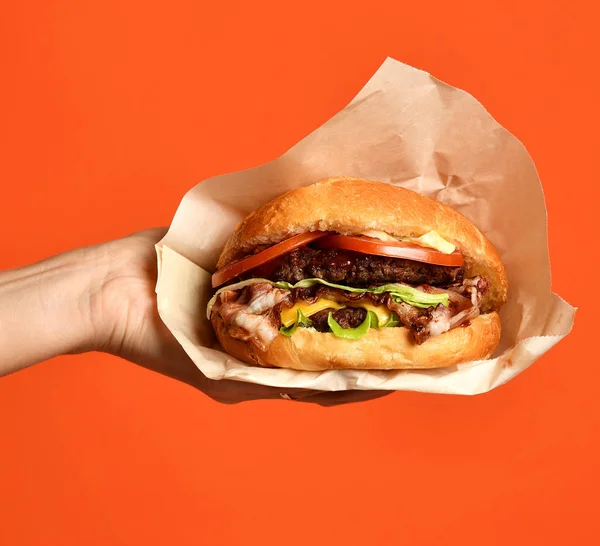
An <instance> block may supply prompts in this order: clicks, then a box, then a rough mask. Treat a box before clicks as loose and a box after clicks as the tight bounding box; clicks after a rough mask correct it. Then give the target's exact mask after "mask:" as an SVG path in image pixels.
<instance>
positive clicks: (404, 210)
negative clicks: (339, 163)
mask: <svg viewBox="0 0 600 546" xmlns="http://www.w3.org/2000/svg"><path fill="white" fill-rule="evenodd" d="M367 230H377V231H383V232H385V233H388V234H389V235H392V236H394V237H419V236H421V235H423V234H424V233H427V232H428V231H432V230H435V231H437V232H438V233H439V234H440V235H441V236H442V237H443V238H444V239H446V240H447V241H450V242H451V243H453V244H454V245H456V248H457V249H458V250H459V251H460V252H462V254H463V255H464V257H465V264H464V269H465V275H466V276H467V277H472V276H476V275H481V276H482V277H485V278H486V279H487V280H488V281H490V284H491V286H490V290H489V291H488V293H487V294H486V296H485V298H484V300H483V302H482V304H481V310H482V311H483V312H486V311H490V310H497V309H498V308H499V307H500V306H501V305H502V304H503V303H504V302H505V301H506V291H507V285H508V283H507V279H506V273H505V271H504V266H503V265H502V262H501V261H500V257H499V256H498V252H497V251H496V249H495V248H494V247H493V246H492V244H491V243H490V242H489V241H488V240H487V239H486V237H485V236H484V235H483V234H482V233H481V232H480V231H479V230H478V229H477V228H476V227H475V226H474V225H473V224H472V223H471V221H470V220H468V219H467V218H466V217H465V216H463V215H462V214H460V213H459V212H458V211H456V210H454V209H452V208H450V207H448V206H446V205H443V204H442V203H439V202H438V201H434V200H433V199H429V198H428V197H425V196H423V195H420V194H418V193H416V192H414V191H411V190H407V189H405V188H401V187H398V186H394V185H392V184H387V183H383V182H373V181H369V180H361V179H358V178H345V177H338V178H328V179H326V180H322V181H321V182H317V183H316V184H313V185H311V186H305V187H302V188H297V189H295V190H292V191H289V192H287V193H285V194H283V195H280V196H279V197H276V198H275V199H273V200H272V201H269V202H268V203H265V204H264V205H262V206H260V207H259V208H258V209H256V210H255V211H254V212H252V213H250V214H249V215H248V216H247V217H246V219H245V220H244V221H243V222H241V223H240V224H239V225H238V227H237V228H236V230H235V232H234V233H233V235H232V236H231V237H230V238H229V240H228V241H227V243H226V244H225V247H224V249H223V252H222V253H221V257H220V258H219V261H218V264H217V267H218V268H219V269H221V268H223V267H226V266H227V265H229V264H231V263H232V262H235V261H236V260H239V259H241V258H243V257H244V256H245V255H247V254H249V253H250V252H252V250H253V249H255V248H256V247H258V246H261V245H274V244H276V243H279V242H281V241H284V240H285V239H288V238H289V237H293V236H294V235H298V234H300V233H306V232H308V231H335V232H337V233H341V234H343V235H358V234H360V233H362V232H364V231H367Z"/></svg>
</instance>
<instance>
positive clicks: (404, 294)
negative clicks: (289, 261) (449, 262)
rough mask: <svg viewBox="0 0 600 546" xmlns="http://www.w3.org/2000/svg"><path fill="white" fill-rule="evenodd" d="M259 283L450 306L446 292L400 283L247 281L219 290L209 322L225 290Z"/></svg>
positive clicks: (209, 308)
mask: <svg viewBox="0 0 600 546" xmlns="http://www.w3.org/2000/svg"><path fill="white" fill-rule="evenodd" d="M259 282H266V283H269V284H271V285H273V286H275V287H276V288H284V289H287V290H292V289H294V288H310V287H311V286H315V285H316V284H322V285H324V286H329V287H331V288H338V289H340V290H345V291H346V292H353V293H355V294H364V293H366V292H369V293H371V294H383V293H384V292H389V293H390V296H391V298H392V299H393V300H394V301H395V302H396V303H400V302H404V303H408V304H409V305H412V306H413V307H420V308H423V309H427V308H428V307H436V306H437V305H439V304H440V303H441V304H442V305H443V306H444V307H448V305H449V304H450V301H449V299H448V294H446V293H444V292H442V293H438V294H428V293H427V292H423V291H422V290H418V289H417V288H413V287H412V286H408V285H407V284H400V283H392V284H384V285H382V286H375V287H373V288H354V287H352V286H344V285H342V284H335V283H332V282H328V281H325V280H323V279H303V280H301V281H298V282H297V283H296V284H291V283H289V282H285V281H276V282H275V281H270V280H268V279H247V280H245V281H241V282H237V283H234V284H229V285H227V286H224V287H223V288H219V290H217V291H216V292H215V294H214V295H213V297H212V298H211V299H210V301H209V302H208V305H207V307H206V313H207V317H208V318H209V320H210V312H211V310H212V307H213V305H214V303H215V301H216V300H217V296H218V295H219V294H220V293H221V292H224V291H225V290H239V289H240V288H244V287H245V286H248V285H251V284H256V283H259ZM388 322H389V321H388Z"/></svg>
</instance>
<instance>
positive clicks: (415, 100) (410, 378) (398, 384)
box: [156, 59, 575, 394]
mask: <svg viewBox="0 0 600 546" xmlns="http://www.w3.org/2000/svg"><path fill="white" fill-rule="evenodd" d="M330 176H355V177H360V178H365V179H370V180H378V181H382V182H388V183H390V184H395V185H398V186H403V187H406V188H409V189H411V190H415V191H417V192H419V193H421V194H423V195H426V196H428V197H431V198H433V199H437V200H438V201H441V202H443V203H445V204H447V205H450V206H451V207H453V208H455V209H457V210H459V211H460V212H461V213H463V214H464V215H465V216H467V217H468V218H470V219H471V220H472V221H473V222H474V223H475V225H477V226H478V227H479V229H480V230H481V231H482V232H483V233H484V234H485V235H486V236H487V237H488V238H489V239H490V241H491V242H492V243H493V244H494V245H495V246H496V248H497V249H498V252H499V253H500V256H501V258H502V261H503V263H504V265H505V267H506V271H507V274H508V280H509V294H508V302H507V304H506V305H505V306H504V307H503V308H502V310H501V312H500V316H501V320H502V339H501V341H500V345H499V347H498V349H497V351H496V353H495V355H493V356H494V358H492V359H489V360H482V361H477V362H470V363H466V364H462V365H459V366H454V367H451V368H443V369H438V370H424V371H411V370H398V371H357V370H329V371H324V372H308V371H294V370H285V369H270V368H259V367H254V366H250V365H247V364H244V363H242V362H240V361H238V360H236V359H235V358H233V357H231V356H229V355H228V354H226V353H224V352H223V351H222V350H221V349H220V347H219V345H218V344H217V342H216V340H215V338H214V334H213V332H212V328H211V326H210V323H209V322H208V321H207V319H206V304H207V302H208V300H209V299H210V297H211V295H212V292H213V290H212V288H211V284H210V275H211V273H212V272H213V271H214V268H215V264H216V261H217V258H218V256H219V254H220V252H221V249H222V248H223V245H224V244H225V241H226V240H227V239H228V238H229V236H230V235H231V233H232V232H233V230H234V229H235V227H236V225H237V224H238V223H239V222H240V221H241V220H242V219H243V218H244V217H245V216H246V215H247V214H248V213H250V212H251V211H252V210H254V209H255V208H257V207H258V206H259V205H261V204H263V203H265V202H266V201H269V200H271V199H272V198H274V197H276V196H277V195H279V194H281V193H283V192H285V191H288V190H291V189H293V188H297V187H299V186H305V185H308V184H312V183H314V182H316V181H318V180H320V179H323V178H327V177H330ZM157 255H158V265H159V278H158V283H157V287H156V293H157V303H158V310H159V313H160V316H161V318H162V320H163V321H164V323H165V324H166V325H167V327H168V328H169V330H170V331H171V332H172V333H173V335H174V336H175V337H176V339H177V340H178V341H179V343H180V344H181V345H182V346H183V348H184V349H185V351H186V352H187V354H188V355H189V356H190V358H191V359H192V360H193V361H194V363H195V364H196V365H197V366H198V368H199V369H200V370H201V371H202V372H203V373H204V374H205V375H206V376H207V377H209V378H210V379H234V380H239V381H247V382H251V383H258V384H261V385H270V386H275V387H282V388H308V389H316V390H323V391H334V390H348V389H380V390H381V389H382V390H408V391H422V392H434V393H449V394H477V393H482V392H486V391H489V390H491V389H493V388H495V387H497V386H499V385H502V384H503V383H505V382H506V381H508V380H510V379H512V378H513V377H515V376H516V375H517V374H519V373H520V372H522V371H523V370H524V369H526V368H527V367H528V366H530V365H531V364H532V363H533V362H534V361H535V360H536V359H537V358H539V357H540V356H541V355H543V354H544V353H545V352H546V351H547V350H549V349H550V348H551V347H552V346H553V345H555V344H556V343H557V342H558V341H559V340H560V339H562V338H563V337H564V336H566V335H567V334H568V333H569V331H570V330H571V328H572V325H573V317H574V313H575V309H574V308H573V307H571V306H570V305H569V304H567V303H566V302H565V301H563V300H562V299H561V298H560V297H559V296H557V295H556V294H553V293H552V291H551V284H550V261H549V258H548V244H547V223H546V208H545V205H544V194H543V191H542V187H541V184H540V180H539V178H538V175H537V172H536V169H535V165H534V163H533V161H532V159H531V157H530V156H529V154H528V153H527V150H526V149H525V147H524V146H523V145H522V144H521V143H520V142H519V141H518V140H517V139H516V138H515V137H514V136H513V135H511V134H510V133H509V132H508V131H507V130H506V129H504V128H503V127H501V126H500V125H499V124H498V123H497V122H496V121H495V120H494V119H493V118H492V116H491V115H490V114H489V113H488V112H487V111H486V110H485V108H484V107H483V106H482V105H481V104H480V103H479V102H478V101H477V100H475V99H474V98H473V97H472V96H471V95H469V94H468V93H466V92H465V91H462V90H460V89H456V88H455V87H452V86H450V85H447V84H445V83H444V82H441V81H440V80H437V79H436V78H434V77H432V76H431V75H429V74H428V73H426V72H423V71H421V70H417V69H415V68H412V67H410V66H407V65H405V64H402V63H400V62H398V61H395V60H393V59H387V60H386V61H385V62H384V63H383V65H382V66H381V68H380V69H379V70H378V71H377V72H376V73H375V75H374V76H373V77H372V78H371V80H370V81H369V82H368V83H367V84H366V85H365V87H364V88H363V89H362V90H361V91H360V92H359V93H358V95H357V96H356V97H355V98H354V100H353V101H352V102H351V103H350V104H349V105H348V106H347V107H346V108H344V109H343V110H342V111H341V112H339V113H338V114H336V115H335V116H334V117H333V118H331V119H330V120H329V121H328V122H327V123H325V124H324V125H323V126H321V127H320V128H318V129H317V130H316V131H314V132H313V133H311V134H310V135H308V136H307V137H306V138H305V139H304V140H302V141H300V142H299V143H298V144H296V145H295V146H294V147H293V148H292V149H291V150H289V151H288V152H287V153H285V154H284V155H283V156H282V157H280V158H278V159H276V160H274V161H271V162H270V163H267V164H265V165H262V166H260V167H257V168H255V169H250V170H247V171H242V172H237V173H232V174H227V175H223V176H218V177H215V178H211V179H209V180H205V181H204V182H202V183H201V184H198V185H197V186H195V187H194V188H192V189H191V190H190V191H189V192H188V193H187V194H186V195H185V197H184V198H183V200H182V201H181V204H180V205H179V208H178V210H177V213H176V214H175V217H174V219H173V223H172V224H171V227H170V229H169V232H168V233H167V235H166V236H165V237H164V239H163V240H162V241H161V242H160V243H159V244H158V245H157Z"/></svg>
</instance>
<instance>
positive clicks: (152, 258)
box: [84, 228, 387, 406]
mask: <svg viewBox="0 0 600 546" xmlns="http://www.w3.org/2000/svg"><path fill="white" fill-rule="evenodd" d="M165 233H166V229H164V228H157V229H149V230H146V231H142V232H140V233H136V234H134V235H131V236H129V237H125V238H123V239H119V240H117V241H112V242H110V243H106V244H104V245H99V246H98V247H94V250H93V252H94V253H95V254H96V258H95V259H96V260H97V261H98V263H99V264H102V265H101V266H100V267H99V268H98V273H99V277H98V278H97V279H96V281H95V282H94V283H93V287H94V288H93V290H92V291H91V296H90V298H89V302H90V305H89V314H90V322H91V324H92V326H93V337H92V342H91V345H90V346H87V347H85V348H84V350H89V349H96V350H101V351H105V352H108V353H111V354H114V355H116V356H119V357H122V358H125V359H126V360H129V361H131V362H135V363H136V364H139V365H141V366H144V367H145V368H149V369H151V370H154V371H157V372H160V373H162V374H164V375H167V376H170V377H173V378H175V379H178V380H179V381H183V382H185V383H188V384H190V385H192V386H194V387H196V388H198V389H199V390H201V391H202V392H204V393H206V394H207V395H208V396H210V397H211V398H213V399H214V400H217V401H219V402H224V403H235V402H241V401H245V400H257V399H281V398H285V397H286V396H289V397H290V398H291V399H293V400H297V401H302V402H314V403H317V404H320V405H326V406H330V405H337V404H345V403H349V402H359V401H363V400H370V399H373V398H378V397H381V396H384V395H385V394H387V393H386V392H385V391H341V392H321V391H314V390H309V389H281V388H275V387H266V386H262V385H255V384H252V383H245V382H240V381H231V380H220V381H215V380H211V379H208V378H207V377H205V376H204V375H203V374H202V372H200V370H199V369H198V368H197V367H196V365H195V364H194V363H193V362H192V360H191V359H190V358H189V357H188V356H187V354H186V353H185V351H184V350H183V348H182V347H181V345H179V343H178V342H177V340H176V339H175V338H174V337H173V335H172V334H171V332H170V331H169V330H168V328H167V327H166V326H165V325H164V323H163V322H162V321H161V319H160V317H159V315H158V312H157V309H156V295H155V292H154V288H155V285H156V275H157V271H156V252H155V249H154V245H155V244H156V243H157V242H158V241H159V240H160V239H161V238H162V237H163V236H164V234H165Z"/></svg>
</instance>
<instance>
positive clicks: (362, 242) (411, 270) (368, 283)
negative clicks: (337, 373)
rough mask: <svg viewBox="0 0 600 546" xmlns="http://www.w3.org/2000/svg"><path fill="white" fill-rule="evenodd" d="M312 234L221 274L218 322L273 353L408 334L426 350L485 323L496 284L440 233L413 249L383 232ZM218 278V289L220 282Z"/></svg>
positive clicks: (213, 312) (214, 310)
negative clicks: (305, 339)
mask: <svg viewBox="0 0 600 546" xmlns="http://www.w3.org/2000/svg"><path fill="white" fill-rule="evenodd" d="M366 235H367V236H366V237H365V236H364V234H363V235H361V236H356V237H349V236H340V235H335V234H329V233H319V232H317V233H310V234H302V235H299V236H296V237H292V238H291V239H289V240H287V241H285V242H283V243H280V244H278V245H275V246H273V247H266V248H265V247H263V248H260V249H255V253H254V254H253V255H251V256H250V257H246V258H244V259H243V260H240V261H238V262H235V263H234V264H232V265H230V266H228V268H226V269H225V270H220V271H218V272H217V273H215V275H214V276H213V284H214V285H215V286H218V285H220V284H227V282H231V283H232V284H229V285H226V286H224V287H222V288H220V289H219V290H218V291H217V292H216V294H215V295H214V296H213V298H212V299H211V301H210V302H209V305H208V310H207V311H208V317H209V318H211V317H212V318H217V319H218V320H220V321H222V323H223V326H224V327H225V329H226V331H227V334H228V335H229V336H230V337H232V338H234V339H239V340H241V341H245V342H250V343H252V344H254V345H255V346H256V347H257V348H258V349H260V350H265V349H266V348H267V347H268V346H269V344H270V343H271V342H272V341H273V340H274V339H275V338H276V337H277V336H278V335H284V336H293V335H294V334H295V333H296V332H297V331H298V329H299V328H310V329H313V330H316V331H318V332H323V333H328V334H331V335H334V336H336V337H340V338H344V339H349V340H356V339H360V338H361V337H363V336H364V335H366V334H367V333H368V332H369V330H370V329H380V328H394V327H401V326H404V327H406V328H407V329H409V331H410V332H411V335H412V337H413V339H414V342H415V343H417V344H422V343H424V342H426V341H427V339H429V338H430V337H434V336H439V335H441V334H443V333H444V332H447V331H448V330H450V329H452V328H456V327H459V326H466V325H468V324H469V322H470V321H471V320H473V319H474V318H476V317H477V316H478V315H479V312H480V311H479V307H480V304H481V302H482V299H483V297H484V295H485V294H486V292H487V290H488V287H489V283H488V281H487V280H486V279H484V278H482V277H479V276H477V277H470V278H465V272H464V269H463V267H462V263H463V258H462V255H461V254H457V253H456V252H455V247H454V245H452V244H451V243H449V242H448V241H445V240H444V239H442V238H441V236H440V235H439V234H437V233H436V232H429V233H426V234H425V235H423V236H421V237H419V238H417V239H413V240H411V241H410V242H409V243H408V244H406V242H402V241H398V240H396V239H394V238H392V237H391V236H389V235H386V234H384V233H380V232H371V233H369V234H366ZM215 280H216V281H217V282H215Z"/></svg>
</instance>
